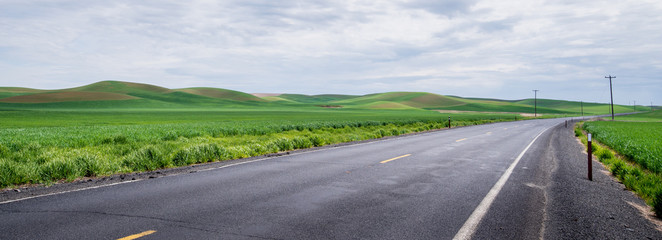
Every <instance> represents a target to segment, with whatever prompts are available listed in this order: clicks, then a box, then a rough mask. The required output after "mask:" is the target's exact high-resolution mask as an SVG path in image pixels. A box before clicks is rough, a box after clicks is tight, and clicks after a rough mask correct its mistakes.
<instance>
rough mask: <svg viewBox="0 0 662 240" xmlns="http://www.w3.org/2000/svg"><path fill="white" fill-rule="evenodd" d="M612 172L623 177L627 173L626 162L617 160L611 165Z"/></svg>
mask: <svg viewBox="0 0 662 240" xmlns="http://www.w3.org/2000/svg"><path fill="white" fill-rule="evenodd" d="M610 170H611V172H612V173H613V174H614V176H617V177H619V178H620V177H621V176H623V175H624V174H625V173H627V170H626V168H625V163H623V162H621V161H616V162H615V163H614V164H613V165H611V169H610Z"/></svg>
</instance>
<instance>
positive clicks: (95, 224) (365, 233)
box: [0, 119, 662, 239]
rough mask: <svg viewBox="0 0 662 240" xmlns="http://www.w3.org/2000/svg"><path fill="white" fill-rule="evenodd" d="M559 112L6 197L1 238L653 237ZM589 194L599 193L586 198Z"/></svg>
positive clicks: (0, 211)
mask: <svg viewBox="0 0 662 240" xmlns="http://www.w3.org/2000/svg"><path fill="white" fill-rule="evenodd" d="M564 121H565V120H564V119H550V120H530V121H519V122H509V123H497V124H488V125H481V126H472V127H463V128H456V129H450V130H442V131H436V132H429V133H424V134H417V135H411V136H404V137H398V138H391V139H386V140H380V141H373V142H367V143H359V144H352V145H346V146H339V147H332V148H322V149H319V150H313V151H301V152H294V153H293V154H289V155H286V156H279V157H271V158H259V159H255V160H252V161H241V160H239V161H230V162H227V163H224V165H222V166H220V167H217V168H212V169H207V170H205V171H198V172H194V173H187V174H177V175H170V176H165V177H159V178H154V179H147V180H142V181H132V182H122V183H121V184H115V185H112V186H103V187H98V188H93V189H87V190H83V191H74V192H67V193H61V194H53V195H48V196H43V197H36V198H30V199H25V200H19V201H11V202H3V203H0V239H119V238H123V237H135V238H138V237H139V239H452V238H454V237H455V238H470V237H473V238H474V239H537V238H548V239H560V238H584V239H586V238H596V239H605V238H620V239H623V238H632V239H646V238H651V239H659V238H661V236H662V233H661V232H659V231H658V230H656V229H655V226H654V225H652V224H650V223H649V222H648V221H647V220H645V219H644V218H643V217H641V216H640V214H639V212H637V211H636V210H632V209H636V208H635V207H632V206H633V205H631V204H630V202H633V203H634V204H635V205H636V204H641V200H638V199H637V198H636V197H634V196H633V195H632V194H630V193H628V192H626V191H623V190H622V186H620V185H619V184H618V183H617V182H614V181H613V180H611V178H610V177H609V176H607V175H605V174H604V173H602V172H600V166H596V165H599V164H594V166H595V171H596V172H594V178H595V179H594V180H595V181H593V182H589V181H587V180H586V179H585V178H583V175H582V174H584V172H585V169H584V170H583V171H582V169H581V166H582V165H581V163H584V164H585V159H586V155H585V154H584V153H582V152H581V151H582V148H581V146H579V144H577V143H576V142H575V140H574V139H573V137H572V133H571V132H572V130H571V129H570V128H565V127H564V126H563V122H564ZM534 140H535V141H534ZM593 185H598V188H595V187H592V186H593ZM573 189H574V190H573ZM614 189H615V190H614ZM582 191H583V192H582ZM609 191H614V192H613V193H612V192H609ZM605 193H606V194H610V195H607V196H605ZM591 194H593V195H596V196H598V197H601V200H585V199H583V198H582V197H585V196H587V195H588V196H591ZM619 194H620V195H619ZM628 194H629V195H628ZM621 195H622V196H621ZM614 198H616V200H614ZM601 201H602V202H601ZM614 201H616V202H618V203H617V204H615V205H613V206H611V205H609V204H610V202H614ZM623 202H627V204H626V203H623ZM620 203H622V204H620ZM600 204H602V205H600ZM619 204H620V205H619ZM625 205H627V206H625ZM604 206H608V207H614V208H619V209H615V210H610V209H602V208H604ZM628 206H629V207H628ZM592 209H593V210H596V211H600V212H596V211H590V210H592ZM623 209H625V210H623ZM628 209H629V210H628ZM609 211H611V212H609ZM582 214H583V215H582ZM603 215H604V216H603ZM594 218H600V220H599V221H598V220H595V221H594V220H593V219H594ZM610 224H611V225H610ZM624 224H625V226H624ZM612 225H613V226H616V227H617V228H618V229H614V228H615V227H613V226H612ZM610 229H611V230H610ZM136 234H138V235H136ZM601 234H602V235H601Z"/></svg>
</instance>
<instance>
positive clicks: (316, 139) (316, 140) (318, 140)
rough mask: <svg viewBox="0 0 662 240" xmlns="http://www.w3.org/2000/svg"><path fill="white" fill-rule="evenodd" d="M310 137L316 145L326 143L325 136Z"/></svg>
mask: <svg viewBox="0 0 662 240" xmlns="http://www.w3.org/2000/svg"><path fill="white" fill-rule="evenodd" d="M308 139H309V140H310V142H311V143H312V144H313V146H315V147H319V146H322V145H324V144H326V140H325V139H324V138H323V137H321V136H318V135H313V136H310V137H308Z"/></svg>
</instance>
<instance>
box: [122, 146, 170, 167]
mask: <svg viewBox="0 0 662 240" xmlns="http://www.w3.org/2000/svg"><path fill="white" fill-rule="evenodd" d="M170 163H171V162H170V160H169V159H167V158H164V157H163V155H162V153H161V151H159V150H158V149H157V148H156V147H154V146H147V147H145V148H142V149H140V150H138V151H135V152H133V153H132V154H130V155H129V156H127V158H125V159H124V161H123V163H122V164H123V165H124V166H125V167H127V168H129V169H131V170H133V171H152V170H155V169H158V168H164V167H166V166H168V165H170Z"/></svg>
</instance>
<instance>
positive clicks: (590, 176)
mask: <svg viewBox="0 0 662 240" xmlns="http://www.w3.org/2000/svg"><path fill="white" fill-rule="evenodd" d="M588 180H589V181H593V146H591V134H590V133H589V134H588Z"/></svg>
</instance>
